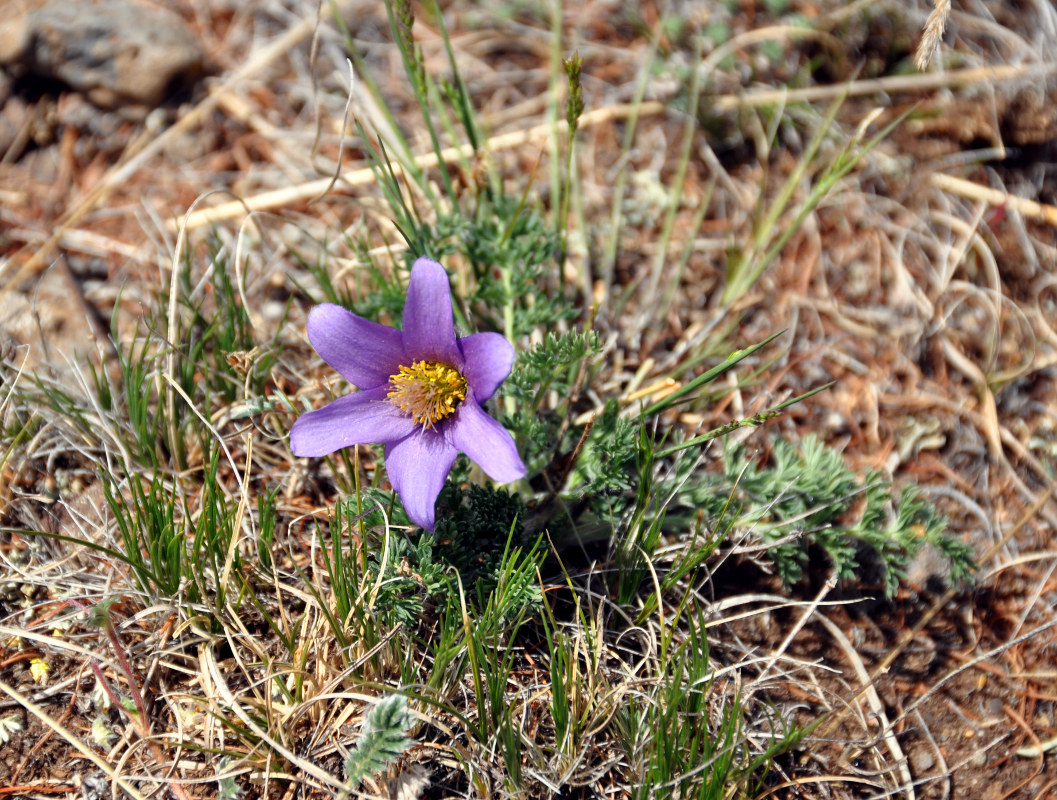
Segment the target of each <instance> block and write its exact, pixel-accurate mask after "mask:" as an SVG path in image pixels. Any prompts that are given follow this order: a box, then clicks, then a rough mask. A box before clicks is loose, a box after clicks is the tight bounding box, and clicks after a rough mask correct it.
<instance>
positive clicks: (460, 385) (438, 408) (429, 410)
mask: <svg viewBox="0 0 1057 800" xmlns="http://www.w3.org/2000/svg"><path fill="white" fill-rule="evenodd" d="M389 386H390V387H391V388H392V391H391V392H389V394H388V395H387V397H389V398H390V399H391V400H392V401H393V402H394V403H395V404H396V406H397V407H398V408H399V409H400V410H401V411H403V412H404V413H405V414H407V415H408V416H409V417H411V419H413V420H414V421H415V424H416V425H421V426H422V427H423V428H432V427H433V426H434V425H436V424H437V423H438V422H440V421H441V420H442V419H444V418H445V417H450V416H451V415H452V414H454V413H455V409H457V408H458V407H459V403H461V402H462V401H463V400H465V399H466V378H464V377H463V376H462V374H461V373H460V372H459V370H457V369H455V367H450V366H448V365H447V364H444V363H442V362H440V361H415V362H413V363H412V364H411V366H409V367H400V371H399V372H397V373H396V374H395V375H390V376H389Z"/></svg>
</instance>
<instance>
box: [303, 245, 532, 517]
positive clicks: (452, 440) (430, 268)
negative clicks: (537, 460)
mask: <svg viewBox="0 0 1057 800" xmlns="http://www.w3.org/2000/svg"><path fill="white" fill-rule="evenodd" d="M308 338H309V340H310V341H311V342H312V346H313V347H314V348H316V352H318V353H319V354H320V355H321V356H322V357H323V360H324V361H326V362H327V363H328V364H330V366H332V367H333V368H334V369H336V370H337V371H338V372H340V373H341V374H342V376H343V377H344V378H345V380H347V381H348V382H349V383H351V384H353V385H355V386H356V387H358V388H359V391H358V392H355V393H353V394H349V395H346V396H345V397H339V398H338V399H337V400H335V401H334V402H333V403H331V404H330V405H328V406H324V407H323V408H320V409H317V410H316V411H309V412H308V413H307V414H303V415H302V416H301V417H300V418H299V419H298V420H297V421H296V422H295V423H294V425H293V428H291V429H290V445H291V447H292V448H293V451H294V455H296V456H299V457H301V456H325V455H327V454H328V453H333V452H334V451H335V450H340V449H341V448H343V447H348V446H350V445H354V444H373V443H379V444H384V445H385V468H386V471H387V472H388V473H389V481H390V483H392V485H393V488H394V489H396V491H397V494H399V495H400V500H401V501H402V502H403V504H404V509H405V510H406V511H407V515H408V516H409V517H410V518H411V520H412V521H413V522H414V523H415V524H417V525H420V526H421V527H423V528H425V529H426V530H430V531H431V530H433V525H434V519H435V512H434V505H435V504H436V501H437V495H438V494H440V490H441V489H442V488H443V487H444V481H445V479H446V478H447V477H448V472H450V471H451V466H452V464H454V463H455V457H456V456H457V455H458V453H459V451H460V450H461V451H462V452H464V453H466V455H468V456H469V457H470V458H471V459H472V460H473V461H476V462H477V463H478V464H479V465H480V466H481V468H482V469H483V470H484V471H485V473H486V474H487V475H488V477H490V478H491V479H492V480H494V481H496V482H497V483H510V482H512V481H516V480H518V479H520V478H522V477H524V475H525V465H524V464H522V463H521V458H520V457H519V456H518V452H517V446H516V445H515V444H514V439H513V437H512V436H511V435H510V433H509V432H507V430H506V429H505V428H504V427H503V426H502V425H500V424H499V423H498V422H496V421H495V420H494V419H492V418H491V417H490V416H488V414H486V413H485V411H484V409H483V408H481V404H482V403H484V402H485V401H486V400H488V398H490V397H491V396H492V395H493V394H495V390H496V389H498V388H499V384H501V383H502V382H503V380H504V379H505V378H506V376H507V375H509V374H510V367H511V365H513V363H514V348H513V346H511V344H510V342H508V341H507V340H506V339H504V338H503V336H502V335H500V334H498V333H475V334H473V335H472V336H466V337H464V338H462V339H456V338H455V325H454V322H453V320H452V310H451V289H450V288H449V286H448V275H447V273H446V272H445V271H444V267H442V266H441V265H440V264H438V263H437V262H436V261H433V260H431V259H428V258H420V259H418V260H417V261H416V262H415V264H414V266H413V267H412V268H411V280H410V282H409V284H408V287H407V304H406V305H405V306H404V329H403V331H400V330H397V329H396V328H388V327H386V326H385V325H379V324H378V323H377V322H370V321H368V320H365V319H363V318H362V317H358V316H356V315H355V314H353V313H351V312H349V311H347V310H345V309H344V308H342V307H341V306H336V305H332V304H329V303H327V304H323V305H320V306H316V307H315V308H313V309H312V311H311V313H310V314H309V315H308Z"/></svg>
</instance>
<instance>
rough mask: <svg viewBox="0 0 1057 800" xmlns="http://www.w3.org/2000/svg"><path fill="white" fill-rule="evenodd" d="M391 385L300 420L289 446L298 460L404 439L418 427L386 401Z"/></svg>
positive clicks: (341, 400)
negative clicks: (363, 445)
mask: <svg viewBox="0 0 1057 800" xmlns="http://www.w3.org/2000/svg"><path fill="white" fill-rule="evenodd" d="M388 391H389V386H388V385H385V386H379V387H377V388H374V389H365V390H364V391H362V392H354V393H353V394H347V395H345V396H344V397H339V398H338V399H337V400H335V401H334V402H333V403H331V404H330V405H327V406H323V408H319V409H316V410H315V411H309V412H308V413H307V414H302V415H301V416H300V417H298V419H297V422H295V423H294V424H293V427H291V428H290V447H291V449H292V450H293V451H294V455H295V456H297V457H298V458H302V457H305V456H325V455H328V454H329V453H333V452H334V451H335V450H340V449H341V448H343V447H348V446H349V445H353V444H373V443H375V442H392V441H396V440H398V439H402V438H403V437H405V436H407V435H408V434H410V433H412V432H413V431H415V430H416V429H417V427H418V426H416V425H415V423H414V422H413V421H412V420H411V418H410V417H408V416H407V415H406V414H404V413H403V412H401V411H400V409H399V408H397V407H396V406H395V405H393V404H392V403H391V402H389V401H387V400H386V394H387V392H388Z"/></svg>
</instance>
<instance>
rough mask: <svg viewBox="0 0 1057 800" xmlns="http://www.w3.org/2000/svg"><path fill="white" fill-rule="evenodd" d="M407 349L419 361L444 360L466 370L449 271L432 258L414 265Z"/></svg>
mask: <svg viewBox="0 0 1057 800" xmlns="http://www.w3.org/2000/svg"><path fill="white" fill-rule="evenodd" d="M404 350H405V351H406V352H407V355H408V357H410V358H412V359H414V360H416V361H417V360H435V361H442V362H444V363H445V364H448V365H449V366H452V367H455V368H456V369H458V370H460V371H461V370H462V353H461V352H460V351H459V346H458V345H457V344H456V343H455V323H454V321H453V318H452V311H451V287H450V286H449V285H448V273H447V272H446V271H445V270H444V267H442V266H441V265H440V264H438V263H437V262H436V261H433V260H432V259H429V258H420V259H418V260H417V261H416V262H415V264H414V266H412V267H411V280H410V281H409V282H408V285H407V303H406V304H405V305H404Z"/></svg>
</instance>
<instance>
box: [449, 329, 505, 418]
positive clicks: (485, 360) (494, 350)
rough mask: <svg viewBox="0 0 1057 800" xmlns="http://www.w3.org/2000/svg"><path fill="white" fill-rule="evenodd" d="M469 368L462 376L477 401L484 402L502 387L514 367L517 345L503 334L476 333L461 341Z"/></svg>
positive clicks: (466, 368)
mask: <svg viewBox="0 0 1057 800" xmlns="http://www.w3.org/2000/svg"><path fill="white" fill-rule="evenodd" d="M459 349H460V350H461V351H462V355H463V358H465V359H466V366H465V367H463V370H462V374H463V376H464V377H465V378H466V380H467V381H469V383H470V388H471V389H473V394H474V397H476V398H477V402H479V403H483V402H484V401H485V400H487V399H488V398H489V397H491V396H492V395H493V394H495V390H496V389H498V388H499V384H501V383H502V382H503V381H504V380H506V377H507V375H509V374H510V368H511V367H512V366H513V365H514V346H513V345H512V344H510V342H508V341H507V340H506V337H504V336H503V335H502V334H499V333H475V334H473V335H472V336H467V337H465V338H463V339H459Z"/></svg>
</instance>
